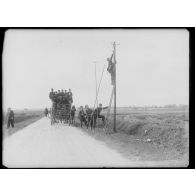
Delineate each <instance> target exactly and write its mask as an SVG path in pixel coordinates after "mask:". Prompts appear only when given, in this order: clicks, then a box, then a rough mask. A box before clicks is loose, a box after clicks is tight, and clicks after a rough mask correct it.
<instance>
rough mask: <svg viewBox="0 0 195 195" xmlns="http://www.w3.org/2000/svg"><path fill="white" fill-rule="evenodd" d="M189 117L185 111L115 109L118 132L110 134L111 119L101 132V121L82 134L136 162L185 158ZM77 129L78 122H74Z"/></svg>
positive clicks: (111, 118) (186, 156)
mask: <svg viewBox="0 0 195 195" xmlns="http://www.w3.org/2000/svg"><path fill="white" fill-rule="evenodd" d="M188 125H189V116H188V112H186V111H185V110H170V109H167V110H166V109H156V110H155V109H152V110H137V111H135V110H134V111H133V110H127V109H124V110H122V109H120V110H118V115H117V133H112V126H113V116H111V117H110V118H109V120H108V128H107V129H106V130H104V129H103V128H102V127H103V126H102V123H101V121H99V124H98V127H97V128H96V129H95V130H91V129H86V128H83V129H82V130H83V132H85V133H87V134H89V135H90V136H93V137H94V138H96V139H98V140H101V141H103V142H105V143H106V144H108V145H109V146H111V147H112V148H114V149H116V150H118V151H119V152H120V153H122V154H124V155H125V156H127V157H129V158H131V160H133V159H132V156H133V157H134V159H135V160H176V159H181V160H183V159H187V158H188V150H189V146H188V144H189V126H188ZM76 126H79V121H78V120H76Z"/></svg>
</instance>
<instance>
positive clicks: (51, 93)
mask: <svg viewBox="0 0 195 195" xmlns="http://www.w3.org/2000/svg"><path fill="white" fill-rule="evenodd" d="M49 98H50V99H51V100H52V101H53V100H54V91H53V88H51V91H50V93H49Z"/></svg>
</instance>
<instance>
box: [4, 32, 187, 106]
mask: <svg viewBox="0 0 195 195" xmlns="http://www.w3.org/2000/svg"><path fill="white" fill-rule="evenodd" d="M113 41H116V43H117V46H116V60H117V64H116V68H117V73H116V74H117V106H133V105H134V106H150V105H157V106H162V105H166V104H188V103H189V32H188V31H187V30H185V29H117V30H116V29H115V30H113V29H107V30H97V29H96V30H78V29H76V30H68V29H65V30H62V29H59V30H38V29H34V30H21V29H15V30H8V31H6V33H5V40H4V48H3V108H4V109H7V108H8V107H11V108H13V109H24V108H28V109H40V108H45V107H51V102H50V99H49V96H48V95H49V92H50V90H51V88H54V90H58V89H59V90H61V89H69V88H70V89H71V90H72V92H73V100H74V104H75V105H76V106H80V105H86V104H88V105H89V106H91V107H93V105H94V101H95V93H96V84H95V65H94V62H95V61H96V72H97V80H98V83H99V81H100V77H101V73H102V70H103V67H104V65H105V69H104V72H103V79H102V83H101V86H100V91H99V96H98V102H99V103H102V104H103V106H104V105H105V106H106V105H108V103H109V99H110V95H111V91H112V85H111V78H110V74H109V73H108V72H107V71H106V68H107V61H106V59H107V58H108V57H110V56H111V54H112V51H113V45H112V43H113Z"/></svg>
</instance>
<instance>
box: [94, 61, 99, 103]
mask: <svg viewBox="0 0 195 195" xmlns="http://www.w3.org/2000/svg"><path fill="white" fill-rule="evenodd" d="M93 63H94V65H95V88H96V93H95V96H96V97H97V91H98V89H97V71H96V61H95V62H93ZM97 106H98V99H97Z"/></svg>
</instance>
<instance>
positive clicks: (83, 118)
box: [79, 106, 87, 127]
mask: <svg viewBox="0 0 195 195" xmlns="http://www.w3.org/2000/svg"><path fill="white" fill-rule="evenodd" d="M85 116H86V115H85V112H84V110H83V106H80V110H79V120H80V122H81V127H83V123H84V124H85V125H87V121H86V118H85Z"/></svg>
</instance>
